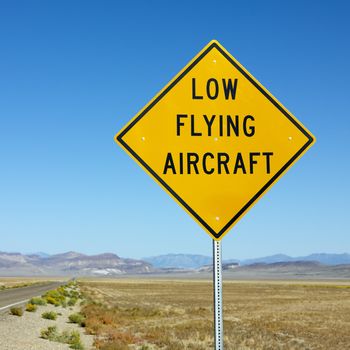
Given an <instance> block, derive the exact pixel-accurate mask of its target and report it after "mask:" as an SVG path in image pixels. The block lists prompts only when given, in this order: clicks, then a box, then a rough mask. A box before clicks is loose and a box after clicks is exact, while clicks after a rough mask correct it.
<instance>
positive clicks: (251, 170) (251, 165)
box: [249, 152, 260, 174]
mask: <svg viewBox="0 0 350 350" xmlns="http://www.w3.org/2000/svg"><path fill="white" fill-rule="evenodd" d="M256 156H260V152H251V153H249V173H250V174H254V164H257V163H258V162H257V161H256V160H255V159H254V157H256Z"/></svg>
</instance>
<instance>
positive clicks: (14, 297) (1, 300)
mask: <svg viewBox="0 0 350 350" xmlns="http://www.w3.org/2000/svg"><path fill="white" fill-rule="evenodd" d="M64 283H65V282H63V281H62V282H49V283H45V284H40V285H33V286H28V287H23V288H12V289H6V290H2V291H0V312H2V311H5V310H7V309H8V308H10V307H11V306H15V305H20V304H24V303H25V302H27V301H28V300H29V299H30V298H32V297H36V296H40V295H42V294H44V293H45V292H47V291H48V290H51V289H56V288H57V287H59V286H60V285H62V284H64Z"/></svg>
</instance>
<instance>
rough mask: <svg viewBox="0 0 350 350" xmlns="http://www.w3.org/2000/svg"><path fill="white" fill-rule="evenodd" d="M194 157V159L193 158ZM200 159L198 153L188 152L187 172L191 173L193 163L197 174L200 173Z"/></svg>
mask: <svg viewBox="0 0 350 350" xmlns="http://www.w3.org/2000/svg"><path fill="white" fill-rule="evenodd" d="M191 158H194V159H191ZM198 161H199V156H198V154H197V153H187V174H191V165H193V169H194V171H195V173H196V174H199V171H198V166H197V163H198Z"/></svg>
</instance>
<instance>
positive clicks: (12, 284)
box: [0, 277, 62, 290]
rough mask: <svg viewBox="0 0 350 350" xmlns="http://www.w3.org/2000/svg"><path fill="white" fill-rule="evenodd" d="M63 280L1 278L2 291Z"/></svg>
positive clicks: (0, 288)
mask: <svg viewBox="0 0 350 350" xmlns="http://www.w3.org/2000/svg"><path fill="white" fill-rule="evenodd" d="M59 280H62V278H56V277H50V278H48V277H0V290H3V289H8V288H19V287H27V286H30V285H33V284H41V283H47V282H51V281H59Z"/></svg>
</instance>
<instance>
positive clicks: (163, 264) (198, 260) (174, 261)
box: [142, 254, 213, 269]
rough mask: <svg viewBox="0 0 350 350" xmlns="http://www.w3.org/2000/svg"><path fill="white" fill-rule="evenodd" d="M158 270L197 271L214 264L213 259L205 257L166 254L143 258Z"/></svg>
mask: <svg viewBox="0 0 350 350" xmlns="http://www.w3.org/2000/svg"><path fill="white" fill-rule="evenodd" d="M142 260H144V261H147V262H149V263H150V264H152V265H153V266H154V267H157V268H181V269H197V268H199V267H201V266H203V265H209V264H211V263H212V261H213V258H211V257H209V256H205V255H193V254H166V255H158V256H152V257H146V258H142Z"/></svg>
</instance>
